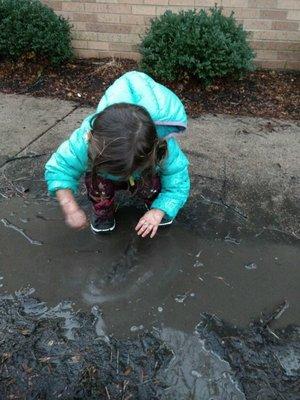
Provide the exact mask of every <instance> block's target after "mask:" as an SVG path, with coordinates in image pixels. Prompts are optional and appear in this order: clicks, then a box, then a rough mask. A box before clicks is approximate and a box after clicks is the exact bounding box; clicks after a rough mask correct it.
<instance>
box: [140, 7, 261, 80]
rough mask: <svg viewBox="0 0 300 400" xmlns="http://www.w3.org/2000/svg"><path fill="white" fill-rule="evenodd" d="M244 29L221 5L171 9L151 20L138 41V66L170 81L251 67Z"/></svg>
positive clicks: (251, 59) (215, 74) (228, 73)
mask: <svg viewBox="0 0 300 400" xmlns="http://www.w3.org/2000/svg"><path fill="white" fill-rule="evenodd" d="M247 36H248V33H247V32H246V31H245V30H244V28H243V27H242V25H238V24H237V22H236V20H235V18H234V15H233V13H232V14H231V16H229V17H226V16H225V15H223V14H222V9H220V8H218V7H214V8H212V9H210V12H209V13H207V12H206V11H204V10H201V11H200V12H196V11H193V10H190V11H182V12H180V13H178V14H175V13H173V12H171V11H167V12H165V14H164V15H162V16H160V17H159V18H157V19H154V20H152V22H151V26H150V28H149V30H148V31H147V33H146V36H145V37H144V38H143V41H142V43H141V45H140V52H141V55H142V59H141V67H142V68H143V69H144V70H145V71H146V72H148V73H150V74H152V75H153V76H155V77H157V78H161V79H164V80H167V81H174V80H176V79H180V78H182V77H184V76H188V77H191V76H193V77H197V78H199V79H201V80H203V81H204V83H209V82H211V81H212V80H213V78H215V77H221V76H225V75H232V74H239V75H243V74H244V73H245V72H246V71H249V70H252V69H253V58H254V53H253V51H252V49H251V48H250V46H249V44H248V43H247Z"/></svg>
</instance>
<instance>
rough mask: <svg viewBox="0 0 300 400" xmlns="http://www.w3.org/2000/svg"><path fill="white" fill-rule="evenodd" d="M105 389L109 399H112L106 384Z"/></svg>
mask: <svg viewBox="0 0 300 400" xmlns="http://www.w3.org/2000/svg"><path fill="white" fill-rule="evenodd" d="M105 391H106V395H107V398H108V400H110V394H109V391H108V389H107V386H105Z"/></svg>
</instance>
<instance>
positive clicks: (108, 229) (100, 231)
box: [91, 221, 116, 233]
mask: <svg viewBox="0 0 300 400" xmlns="http://www.w3.org/2000/svg"><path fill="white" fill-rule="evenodd" d="M115 227H116V221H115V222H114V225H113V226H112V227H111V228H107V229H96V228H94V227H93V225H92V224H91V230H92V232H93V233H105V232H111V231H113V230H114V229H115Z"/></svg>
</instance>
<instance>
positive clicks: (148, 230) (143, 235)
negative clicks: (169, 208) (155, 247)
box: [142, 225, 154, 238]
mask: <svg viewBox="0 0 300 400" xmlns="http://www.w3.org/2000/svg"><path fill="white" fill-rule="evenodd" d="M153 228H154V227H153V225H148V226H147V228H146V229H145V230H144V233H143V234H142V237H143V238H144V237H146V236H147V235H149V233H150V232H151V231H152V229H153Z"/></svg>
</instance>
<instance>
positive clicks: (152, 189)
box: [85, 173, 161, 219]
mask: <svg viewBox="0 0 300 400" xmlns="http://www.w3.org/2000/svg"><path fill="white" fill-rule="evenodd" d="M85 185H86V188H87V192H88V197H89V199H90V201H91V202H92V207H93V211H94V213H95V214H96V215H98V216H99V217H101V218H103V219H110V218H112V217H113V215H114V211H115V191H116V190H129V191H130V192H131V194H132V195H136V196H138V197H139V198H140V199H142V200H143V201H144V202H145V203H146V204H147V206H150V205H151V204H152V202H153V201H154V200H155V199H156V197H157V196H158V195H159V193H160V191H161V182H160V178H159V176H157V175H155V176H153V177H151V178H148V179H140V180H138V181H136V182H135V183H134V185H133V186H130V185H129V183H128V182H124V181H123V182H117V181H112V180H110V179H105V178H102V177H101V176H98V177H97V178H96V182H95V187H93V185H92V176H91V174H90V173H87V174H86V176H85Z"/></svg>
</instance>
